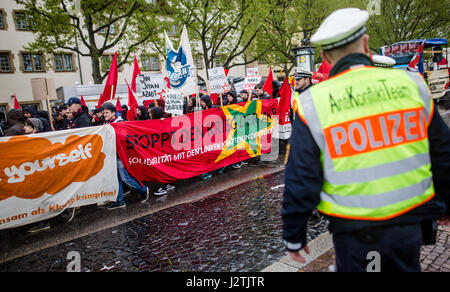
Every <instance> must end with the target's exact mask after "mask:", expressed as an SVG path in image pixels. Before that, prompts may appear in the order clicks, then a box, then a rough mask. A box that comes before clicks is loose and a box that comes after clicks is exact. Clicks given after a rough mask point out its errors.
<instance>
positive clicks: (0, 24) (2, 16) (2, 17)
mask: <svg viewBox="0 0 450 292" xmlns="http://www.w3.org/2000/svg"><path fill="white" fill-rule="evenodd" d="M7 29H8V25H7V23H6V12H5V10H3V9H0V30H7Z"/></svg>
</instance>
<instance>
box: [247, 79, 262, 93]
mask: <svg viewBox="0 0 450 292" xmlns="http://www.w3.org/2000/svg"><path fill="white" fill-rule="evenodd" d="M261 79H262V77H261V76H247V77H245V79H244V88H243V90H253V89H254V88H255V86H256V85H258V84H259V83H260V82H261Z"/></svg>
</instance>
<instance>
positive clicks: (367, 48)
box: [362, 34, 370, 57]
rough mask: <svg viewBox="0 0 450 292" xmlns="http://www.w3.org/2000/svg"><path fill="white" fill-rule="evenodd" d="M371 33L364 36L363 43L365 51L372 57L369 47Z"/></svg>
mask: <svg viewBox="0 0 450 292" xmlns="http://www.w3.org/2000/svg"><path fill="white" fill-rule="evenodd" d="M369 38H370V37H369V35H368V34H365V35H363V36H362V39H363V44H364V53H365V54H366V55H367V56H369V57H370V47H369Z"/></svg>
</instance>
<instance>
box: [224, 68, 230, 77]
mask: <svg viewBox="0 0 450 292" xmlns="http://www.w3.org/2000/svg"><path fill="white" fill-rule="evenodd" d="M229 72H230V69H226V68H225V76H228V73H229Z"/></svg>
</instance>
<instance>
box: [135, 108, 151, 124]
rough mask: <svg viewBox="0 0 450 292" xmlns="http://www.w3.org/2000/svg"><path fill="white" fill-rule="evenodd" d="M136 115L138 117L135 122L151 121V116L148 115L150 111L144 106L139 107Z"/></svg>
mask: <svg viewBox="0 0 450 292" xmlns="http://www.w3.org/2000/svg"><path fill="white" fill-rule="evenodd" d="M136 115H137V116H136V119H135V120H139V121H144V120H150V116H149V114H148V110H147V109H146V108H145V106H143V105H140V106H138V107H137V109H136Z"/></svg>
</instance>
